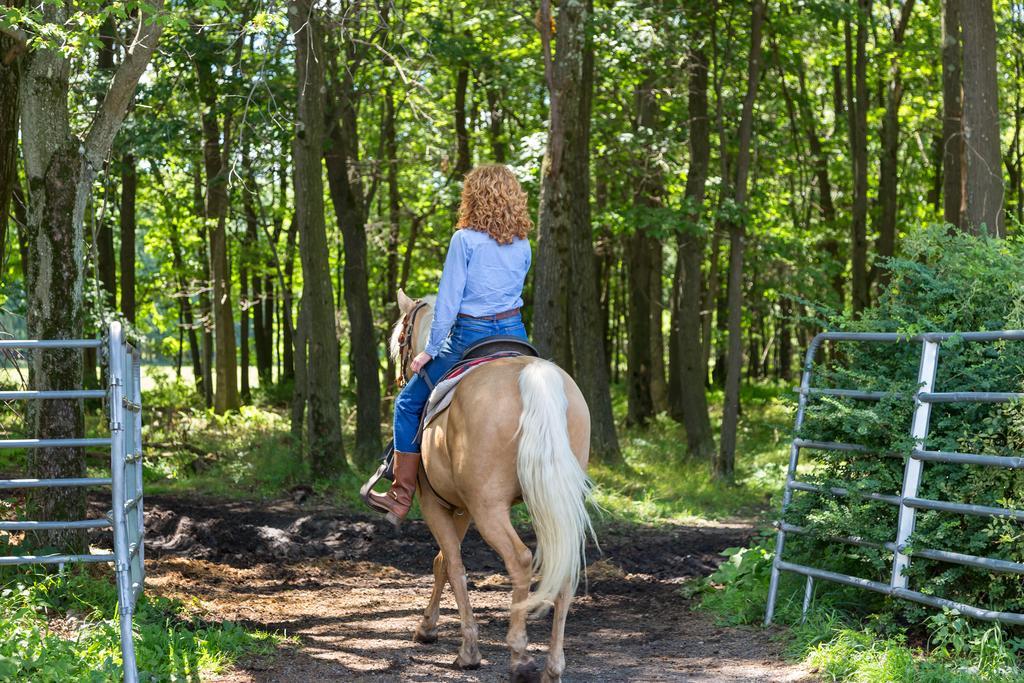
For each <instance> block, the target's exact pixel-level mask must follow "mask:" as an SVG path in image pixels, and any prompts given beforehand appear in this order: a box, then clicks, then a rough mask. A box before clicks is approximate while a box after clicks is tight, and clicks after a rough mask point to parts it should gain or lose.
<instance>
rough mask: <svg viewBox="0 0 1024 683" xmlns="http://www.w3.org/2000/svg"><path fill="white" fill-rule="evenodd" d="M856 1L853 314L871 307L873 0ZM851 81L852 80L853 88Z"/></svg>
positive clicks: (850, 61)
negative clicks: (869, 227) (869, 42)
mask: <svg viewBox="0 0 1024 683" xmlns="http://www.w3.org/2000/svg"><path fill="white" fill-rule="evenodd" d="M856 1H857V45H856V53H855V54H854V53H853V51H852V50H853V47H852V40H853V38H852V36H851V31H852V29H851V27H850V24H849V22H847V24H846V70H847V76H846V82H847V95H848V97H849V102H848V105H847V106H848V109H849V116H850V161H851V163H852V173H853V213H852V216H851V222H850V245H851V255H852V262H851V270H852V274H853V277H852V297H851V301H852V304H853V312H854V314H860V312H861V311H863V310H864V309H865V308H867V306H868V235H867V219H868V84H867V40H868V17H870V15H871V0H856ZM851 80H852V81H853V83H852V87H851Z"/></svg>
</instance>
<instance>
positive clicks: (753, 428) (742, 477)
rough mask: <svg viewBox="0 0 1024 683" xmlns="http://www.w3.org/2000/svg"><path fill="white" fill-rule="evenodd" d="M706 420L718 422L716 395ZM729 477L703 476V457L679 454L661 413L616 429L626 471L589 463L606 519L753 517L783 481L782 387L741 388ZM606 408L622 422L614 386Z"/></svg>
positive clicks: (787, 422) (677, 437)
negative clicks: (640, 424)
mask: <svg viewBox="0 0 1024 683" xmlns="http://www.w3.org/2000/svg"><path fill="white" fill-rule="evenodd" d="M709 402H710V404H711V405H712V406H713V408H712V426H713V427H714V428H715V430H716V434H717V430H718V423H719V422H720V420H721V403H722V401H721V395H720V394H718V393H713V394H711V395H710V396H709ZM742 402H743V410H744V414H743V417H742V419H741V421H740V428H739V434H738V447H737V457H736V483H735V484H727V483H725V482H721V481H717V480H715V479H713V478H712V477H711V474H710V464H709V463H708V462H707V461H702V460H694V459H692V458H689V457H687V456H686V454H685V447H686V446H685V444H686V432H685V430H684V429H683V428H682V426H681V425H679V424H678V423H676V422H675V421H673V420H671V419H670V418H669V417H668V416H666V415H664V414H662V415H659V416H658V417H657V418H656V419H655V420H654V421H653V422H652V423H651V424H649V425H648V426H646V427H642V428H640V427H634V428H629V429H624V430H622V431H621V432H620V438H619V440H620V444H621V446H622V452H623V458H624V459H625V461H626V464H627V465H628V469H613V468H609V467H604V466H601V465H593V466H592V467H591V477H592V478H593V479H594V481H595V483H596V484H597V491H596V495H595V499H596V502H597V503H598V504H599V505H600V506H601V507H602V508H603V509H604V510H605V511H607V513H608V514H609V515H610V516H611V518H612V519H616V520H620V521H628V522H634V523H642V524H661V523H666V522H668V523H687V522H693V521H696V520H702V519H729V518H737V517H739V518H747V519H749V518H750V517H754V516H757V515H760V514H762V513H764V512H765V511H766V510H767V509H768V508H769V504H770V500H771V497H772V496H773V495H774V494H775V493H776V492H777V491H778V490H779V488H780V486H781V483H782V481H783V480H784V479H785V467H786V458H787V450H786V444H787V443H788V439H789V438H790V435H791V432H792V416H791V413H790V408H789V406H790V403H789V402H788V400H787V398H786V396H785V391H784V387H781V386H775V385H767V384H766V385H746V386H744V387H743V393H742ZM613 408H614V412H615V414H616V417H617V418H618V419H619V422H620V423H621V422H623V421H624V417H625V411H626V401H625V396H624V394H623V392H622V391H616V392H615V396H614V406H613Z"/></svg>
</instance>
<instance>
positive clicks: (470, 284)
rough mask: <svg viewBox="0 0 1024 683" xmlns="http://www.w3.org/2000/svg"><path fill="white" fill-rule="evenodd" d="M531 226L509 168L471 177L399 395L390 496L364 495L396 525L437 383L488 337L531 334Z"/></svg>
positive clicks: (412, 483) (405, 508) (412, 487)
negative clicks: (526, 309)
mask: <svg viewBox="0 0 1024 683" xmlns="http://www.w3.org/2000/svg"><path fill="white" fill-rule="evenodd" d="M532 227H533V223H532V221H531V220H530V217H529V214H528V209H527V202H526V193H525V192H523V190H522V188H521V187H520V186H519V182H518V181H517V180H516V177H515V176H514V175H513V174H512V171H511V170H509V168H508V167H507V166H504V165H502V164H487V165H483V166H478V167H477V168H475V169H473V170H472V171H470V172H469V173H468V174H467V175H466V178H465V181H464V183H463V186H462V202H461V205H460V206H459V218H458V224H457V226H456V230H455V233H454V234H453V235H452V238H451V243H450V244H449V245H448V256H447V257H446V258H445V263H444V270H443V271H442V273H441V283H440V285H439V287H438V291H437V300H436V302H435V304H434V318H433V323H432V324H431V325H430V328H429V337H428V339H427V343H426V348H425V349H424V350H423V351H422V352H420V353H419V354H418V355H416V357H415V358H413V359H412V362H411V365H410V369H411V371H412V373H413V376H412V379H411V380H410V381H409V382H408V384H406V385H405V388H404V389H402V392H401V393H400V394H399V395H398V398H397V399H396V400H395V419H394V434H395V456H394V475H395V480H394V483H393V484H392V486H391V490H389V491H388V492H387V493H386V494H379V493H375V492H373V491H369V492H368V493H367V495H366V497H365V500H366V502H367V504H368V505H370V507H372V508H374V509H375V510H377V511H378V512H382V513H385V514H386V515H387V519H388V521H389V522H391V523H392V524H394V525H396V526H397V525H398V524H400V523H401V521H402V520H403V519H404V518H405V516H406V514H408V512H409V506H410V505H412V499H413V494H414V493H415V492H416V479H417V476H418V473H419V468H420V445H419V444H418V443H417V442H416V433H417V431H418V428H419V424H420V416H421V415H422V413H423V408H424V406H425V405H426V403H427V399H428V398H429V396H430V389H431V388H432V385H433V384H435V383H436V382H437V381H438V380H439V379H440V378H441V377H442V376H443V375H444V374H445V373H446V372H448V371H449V370H450V369H451V368H452V366H453V365H455V364H456V363H457V362H458V361H459V360H460V359H461V358H462V354H463V352H464V351H465V350H466V349H467V348H468V347H470V346H472V345H473V343H475V342H477V341H479V340H481V339H483V338H485V337H491V336H494V335H511V336H516V337H521V338H522V339H526V329H525V328H524V327H523V320H522V316H521V315H520V311H519V309H520V308H521V307H522V305H523V299H522V293H523V282H524V281H525V280H526V274H527V272H528V271H529V270H530V262H531V254H530V243H529V241H528V240H527V239H526V236H527V234H528V233H529V231H530V229H531V228H532ZM410 332H411V330H410ZM395 343H397V339H396V340H395V341H393V345H394V344H395ZM421 371H424V372H425V373H426V375H427V376H428V377H429V378H430V385H431V386H428V384H427V382H426V381H424V379H423V378H422V377H421V376H420V372H421Z"/></svg>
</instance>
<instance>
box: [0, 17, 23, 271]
mask: <svg viewBox="0 0 1024 683" xmlns="http://www.w3.org/2000/svg"><path fill="white" fill-rule="evenodd" d="M4 4H8V5H10V4H13V5H14V6H16V7H20V6H21V4H22V3H21V1H20V0H13V2H11V0H8V2H5V3H4ZM0 6H2V5H0ZM25 49H26V44H25V42H24V39H23V37H21V36H10V35H7V34H6V33H0V273H2V272H3V271H4V256H5V254H6V253H7V232H8V226H9V225H10V215H11V196H12V194H13V193H14V186H15V185H16V184H17V183H18V91H19V88H18V86H19V83H20V80H21V78H20V76H21V60H20V57H21V55H22V53H24V51H25Z"/></svg>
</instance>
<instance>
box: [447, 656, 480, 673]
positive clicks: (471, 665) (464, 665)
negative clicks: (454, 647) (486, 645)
mask: <svg viewBox="0 0 1024 683" xmlns="http://www.w3.org/2000/svg"><path fill="white" fill-rule="evenodd" d="M452 668H455V669H459V670H460V671H471V670H473V669H479V668H480V660H479V659H478V660H476V661H473V660H469V661H468V662H464V661H462V656H461V655H460V656H458V657H456V658H455V661H454V662H453V663H452Z"/></svg>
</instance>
